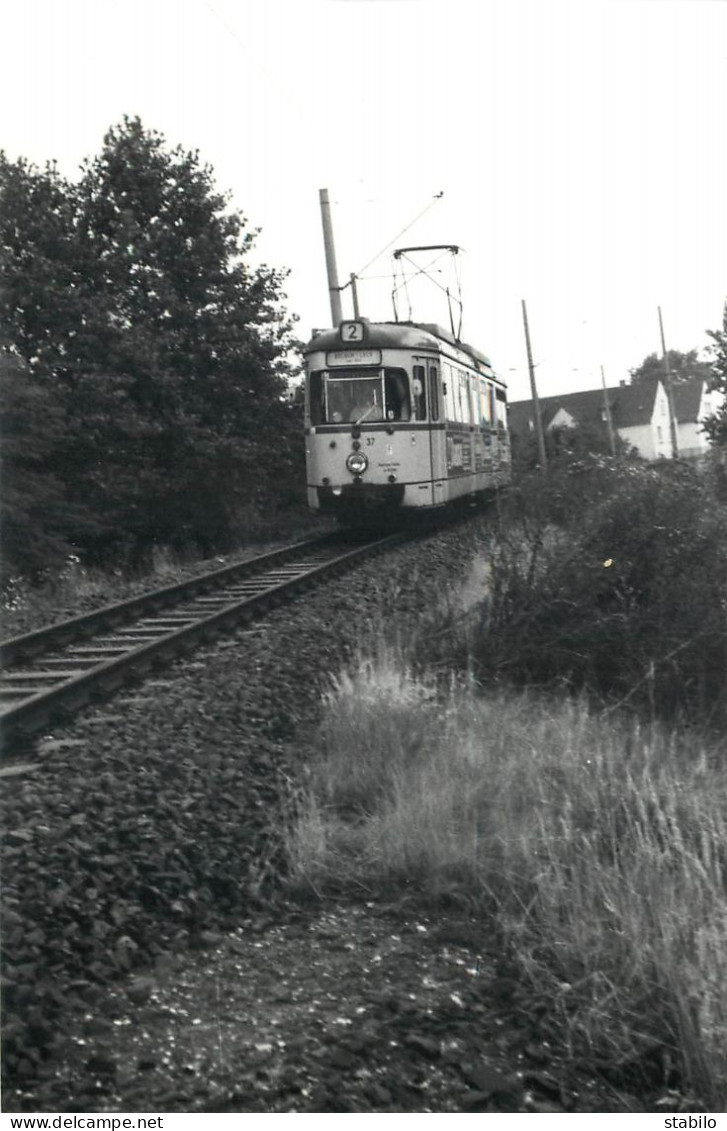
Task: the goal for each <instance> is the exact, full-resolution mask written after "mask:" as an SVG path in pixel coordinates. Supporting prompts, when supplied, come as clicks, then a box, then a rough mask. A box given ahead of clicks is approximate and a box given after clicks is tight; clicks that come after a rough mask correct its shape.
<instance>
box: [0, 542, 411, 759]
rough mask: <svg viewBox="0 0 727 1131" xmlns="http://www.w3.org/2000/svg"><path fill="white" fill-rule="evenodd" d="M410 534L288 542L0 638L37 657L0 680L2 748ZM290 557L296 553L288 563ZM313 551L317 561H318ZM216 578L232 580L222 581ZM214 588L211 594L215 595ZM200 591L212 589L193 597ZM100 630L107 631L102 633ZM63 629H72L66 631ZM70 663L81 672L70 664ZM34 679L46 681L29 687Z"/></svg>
mask: <svg viewBox="0 0 727 1131" xmlns="http://www.w3.org/2000/svg"><path fill="white" fill-rule="evenodd" d="M410 537H411V535H410V534H407V533H403V532H399V533H396V534H389V535H387V536H386V537H383V538H381V537H379V538H376V539H374V540H372V541H369V542H366V543H364V544H363V545H359V546H355V547H354V548H351V546H350V543H348V544H347V545H345V546H344V548H343V550H342V552H339V553H336V552H335V551H336V550H339V549H340V541H341V537H340V535H338V536H333V537H330V536H329V537H328V538H323V539H313V540H310V541H307V542H302V543H296V544H295V545H294V546H288V547H284V548H283V549H282V550H280V551H273V553H272V554H264V555H261V556H259V557H257V558H253V559H249V560H248V561H247V562H241V563H239V564H238V565H233V566H229V567H223V568H222V569H220V570H213V571H211V573H209V574H205V575H202V576H200V577H198V578H193V579H191V581H190V582H183V583H181V584H179V585H173V586H168V587H165V588H164V589H160V590H154V591H152V592H150V593H148V594H143V595H142V596H140V597H137V598H133V599H132V600H131V601H129V602H119V603H118V604H116V605H110V606H106V607H105V608H104V609H101V610H96V619H95V620H94V619H93V617H94V614H85V615H83V616H81V617H75V618H72V620H70V621H66V622H61V623H59V624H57V625H53V626H50V631H49V630H40V631H39V632H37V633H28V634H26V636H25V637H17V638H15V639H14V640H11V641H8V642H7V643H6V645H5V649H6V652H5V654H6V655H11V656H13V657H14V658H16V659H17V658H18V657H25V656H28V655H32V654H33V650H34V649H35V656H36V657H37V650H38V649H41V648H44V649H45V652H46V654H45V655H44V656H42V657H41V658H40V659H36V660H35V661H34V664H35V666H34V667H33V668H32V669H31V670H27V669H23V670H15V671H13V672H9V673H8V672H6V673H4V674H3V677H1V678H0V691H2V693H3V695H4V697H6V698H8V697H9V698H11V699H13V698H14V699H15V700H16V701H15V702H11V703H10V704H9V706H7V707H6V708H5V709H3V708H2V706H0V726H2V735H1V737H0V740H1V742H2V747H3V749H5V750H6V749H8V748H9V746H10V745H11V744H12V743H13V742H16V741H22V740H24V739H26V738H28V737H30V736H31V735H32V734H33V733H34V732H36V731H37V730H38V729H39V728H41V727H43V726H45V725H46V724H47V723H49V722H50V721H51V720H53V719H55V718H56V717H59V716H67V715H70V714H72V713H73V712H74V711H77V710H80V709H81V708H82V707H84V706H86V705H87V704H88V703H90V702H93V701H94V700H97V699H102V698H105V697H106V696H107V695H109V694H111V693H112V692H113V691H115V690H117V689H118V688H119V687H120V686H122V685H123V684H125V683H128V682H130V681H131V680H132V679H135V678H137V677H138V676H140V675H144V674H146V673H147V672H148V671H149V670H150V669H151V668H153V667H157V666H160V665H161V663H162V662H163V661H166V660H169V659H171V658H173V657H175V656H178V655H180V654H181V653H183V652H184V651H186V650H187V649H189V648H192V647H194V646H196V645H198V644H199V643H201V642H204V641H207V640H212V639H213V638H214V637H215V636H216V635H218V634H219V633H220V632H222V631H224V630H226V629H228V628H231V627H233V626H234V625H236V624H237V623H239V622H240V621H244V620H251V619H253V618H254V617H256V616H259V615H261V614H262V613H263V612H265V611H266V610H267V609H269V608H270V607H274V606H277V605H279V604H282V603H283V602H284V601H287V600H288V599H290V598H291V597H292V596H294V595H295V594H296V593H298V592H300V591H301V590H303V589H306V588H309V587H311V586H313V585H315V584H316V583H317V582H318V581H320V580H322V579H323V578H324V577H327V576H330V575H332V574H335V573H338V572H341V571H342V570H344V569H346V568H347V567H349V566H351V565H354V564H355V563H356V562H358V561H361V560H364V559H365V558H367V557H370V556H372V555H374V554H376V553H380V552H383V551H384V550H386V549H389V548H391V547H393V546H395V545H398V544H400V543H401V542H404V541H407V540H409V538H410ZM327 551H332V552H333V556H332V557H327V558H326V552H327ZM296 556H298V557H299V558H302V561H300V562H298V563H297V564H296V562H295V558H296ZM321 556H323V557H324V558H326V560H320V558H321ZM278 567H280V568H278ZM195 583H198V586H199V588H197V589H196V590H195V589H194V588H193V589H192V590H191V592H190V586H194V584H195ZM225 583H232V584H227V586H226V587H225ZM215 590H217V595H214V594H215ZM253 590H254V591H253ZM208 592H211V594H212V595H210V596H204V595H200V594H205V593H208ZM185 598H189V600H188V601H185ZM175 600H176V604H175V605H174V615H172V616H166V617H165V616H164V615H163V614H159V615H156V614H157V613H158V609H159V607H160V605H161V607H166V606H168V605H171V604H172V602H173V601H175ZM200 606H201V607H200ZM130 610H131V611H130ZM139 613H142V614H144V613H151V614H152V615H151V617H147V618H145V617H143V616H142V620H141V621H138V620H135V621H134V622H133V623H132V624H130V623H129V618H130V617H131V616H134V617H136V616H138V614H139ZM119 617H121V618H123V625H122V627H120V628H117V627H116V626H117V625H118V623H119V621H118V619H114V618H119ZM109 627H110V628H111V629H112V630H114V629H115V632H114V631H112V634H111V635H109V634H108V629H109ZM99 630H101V632H102V633H103V632H106V635H102V636H101V637H96V638H95V642H94V641H93V640H89V639H88V637H89V634H90V633H91V632H93V631H96V632H98V631H99ZM69 633H72V635H71V636H70V638H69V635H68V634H69ZM51 637H52V646H53V648H54V649H57V648H58V646H59V645H60V646H61V648H62V649H65V650H62V651H60V652H58V651H54V652H53V653H52V654H50V655H48V654H47V650H48V647H49V645H48V640H49V639H51ZM79 638H80V639H81V640H82V641H83V644H81V645H78V644H76V645H75V646H74V645H73V643H69V639H70V640H71V641H76V642H77V641H78V640H79ZM84 645H87V646H84ZM28 646H29V648H30V651H29V650H28ZM79 667H80V669H81V670H78V671H77V670H76V669H78V668H79ZM59 668H60V670H58V669H59ZM34 683H40V684H42V683H46V684H47V683H50V684H51V685H50V686H45V687H42V689H40V690H33V687H32V685H33V684H34ZM18 699H19V700H20V701H19V702H18V701H17V700H18Z"/></svg>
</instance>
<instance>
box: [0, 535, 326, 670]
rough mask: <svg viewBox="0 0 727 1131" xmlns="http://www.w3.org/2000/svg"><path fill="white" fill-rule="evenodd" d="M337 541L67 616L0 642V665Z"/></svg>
mask: <svg viewBox="0 0 727 1131" xmlns="http://www.w3.org/2000/svg"><path fill="white" fill-rule="evenodd" d="M340 538H341V536H340V534H334V535H330V534H328V535H324V536H323V537H321V538H309V539H304V540H303V541H300V542H291V543H290V545H288V546H282V547H281V548H280V549H278V550H272V551H271V552H270V553H267V554H257V555H256V556H255V557H253V558H248V559H247V560H246V561H244V562H235V563H233V564H232V565H229V566H222V567H220V569H214V570H210V571H208V572H207V573H203V574H198V575H197V576H195V577H190V578H187V579H185V580H184V581H178V582H175V583H174V584H173V585H165V586H163V587H162V588H160V589H151V590H149V591H148V592H146V593H141V594H139V595H138V596H136V597H130V598H129V599H128V600H126V601H116V602H114V603H113V604H110V605H104V606H103V607H102V608H100V609H92V610H91V611H90V612H88V613H81V614H80V615H79V616H75V617H70V618H69V619H68V620H64V621H58V622H57V623H56V624H51V625H47V626H45V627H43V628H39V629H36V630H34V631H33V632H26V633H24V634H23V635H22V636H15V637H12V638H10V639H8V640H3V641H0V664H2V666H3V667H8V666H9V665H11V664H16V663H19V662H22V661H23V660H25V659H28V658H31V657H33V656H37V655H40V654H42V653H43V652H46V651H47V650H48V649H49V648H52V647H62V646H63V645H65V644H70V643H72V642H73V641H74V640H78V639H80V638H83V637H85V636H90V635H92V634H94V633H95V632H97V631H98V630H99V629H102V628H104V627H109V628H112V627H114V626H115V625H119V624H124V623H125V622H126V621H130V620H133V619H134V617H136V616H138V615H139V614H140V613H144V612H150V611H152V610H153V609H154V608H155V607H158V608H164V607H166V606H167V605H169V606H173V605H177V604H179V603H180V601H183V600H185V599H186V598H187V597H193V596H194V595H195V594H196V593H204V592H206V591H207V590H208V589H214V588H217V587H218V586H219V585H220V583H221V582H223V581H226V580H228V579H229V580H233V579H234V578H238V577H239V578H243V577H245V576H246V575H248V574H253V573H257V572H258V571H259V570H260V569H261V568H265V567H266V566H267V565H273V564H275V563H276V562H283V561H286V560H287V559H289V558H290V557H293V556H295V555H296V554H300V553H301V552H303V551H306V550H316V549H317V548H324V547H326V546H329V545H331V544H333V543H334V541H335V540H336V539H338V540H339V541H340Z"/></svg>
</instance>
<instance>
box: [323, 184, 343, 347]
mask: <svg viewBox="0 0 727 1131" xmlns="http://www.w3.org/2000/svg"><path fill="white" fill-rule="evenodd" d="M319 196H320V201H321V222H322V224H323V245H324V247H325V250H326V271H327V273H328V294H329V295H330V299H331V319H332V322H333V325H334V326H338V325H339V324H340V323H341V322H342V321H343V311H342V308H341V288H340V286H339V284H338V268H337V267H336V248H335V245H334V243H333V225H332V224H331V205H330V201H329V199H328V189H325V188H322V189H320V190H319Z"/></svg>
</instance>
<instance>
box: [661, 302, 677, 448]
mask: <svg viewBox="0 0 727 1131" xmlns="http://www.w3.org/2000/svg"><path fill="white" fill-rule="evenodd" d="M657 310H658V311H659V331H660V333H661V352H662V353H663V355H664V371H665V375H666V399H667V402H668V404H669V434H670V436H671V458H672V459H676V458H677V456H678V455H679V445H678V443H677V422H676V413H675V412H674V386H673V382H672V379H671V368H670V366H669V354H668V353H667V351H666V345H665V344H664V323H663V322H662V319H661V307H660V306H658V307H657Z"/></svg>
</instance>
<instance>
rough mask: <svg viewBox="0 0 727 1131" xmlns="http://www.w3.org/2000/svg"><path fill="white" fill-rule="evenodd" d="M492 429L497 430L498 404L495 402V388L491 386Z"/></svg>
mask: <svg viewBox="0 0 727 1131" xmlns="http://www.w3.org/2000/svg"><path fill="white" fill-rule="evenodd" d="M489 389H490V428H497V402H496V401H495V386H494V385H490V387H489Z"/></svg>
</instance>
